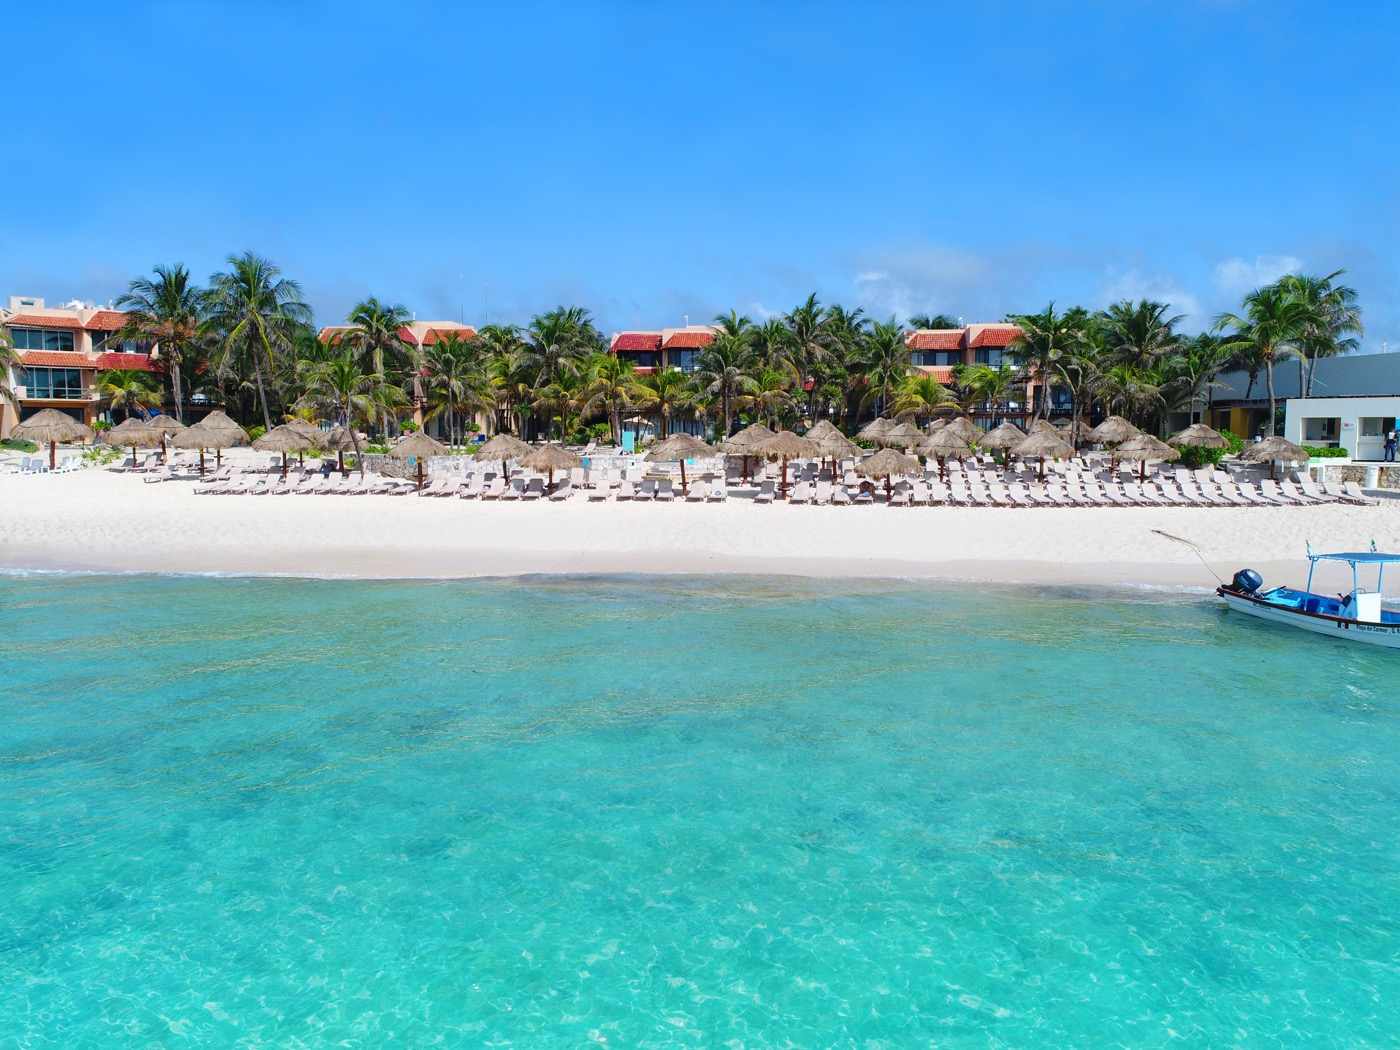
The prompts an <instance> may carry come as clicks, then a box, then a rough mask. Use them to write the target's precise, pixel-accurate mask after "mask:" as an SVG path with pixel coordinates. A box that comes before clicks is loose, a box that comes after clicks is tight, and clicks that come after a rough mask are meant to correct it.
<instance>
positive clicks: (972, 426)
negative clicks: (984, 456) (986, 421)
mask: <svg viewBox="0 0 1400 1050" xmlns="http://www.w3.org/2000/svg"><path fill="white" fill-rule="evenodd" d="M939 433H940V434H941V433H948V434H956V435H958V437H960V438H962V439H963V440H964V441H966V442H967V443H968V444H971V443H972V442H974V441H976V440H977V439H978V438H980V437H981V436H982V431H980V430H978V429H977V424H976V423H974V422H973V421H972V420H970V419H968V418H967V416H959V417H958V418H957V419H955V420H953V421H952V422H951V423H949V424H948V425H947V426H946V427H944V428H943V429H942V430H940V431H939Z"/></svg>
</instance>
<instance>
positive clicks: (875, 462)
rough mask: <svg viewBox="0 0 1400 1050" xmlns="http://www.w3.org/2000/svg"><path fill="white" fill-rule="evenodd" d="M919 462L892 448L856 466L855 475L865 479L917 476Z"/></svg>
mask: <svg viewBox="0 0 1400 1050" xmlns="http://www.w3.org/2000/svg"><path fill="white" fill-rule="evenodd" d="M919 472H920V467H919V461H918V460H917V459H915V458H914V457H913V456H906V455H905V454H904V453H903V452H896V451H895V450H894V449H892V448H886V449H881V450H880V451H879V452H877V453H875V455H873V456H871V457H870V458H869V459H867V460H864V461H862V462H860V463H857V464H856V473H857V474H860V475H862V476H864V477H867V478H889V477H894V476H896V475H899V474H918V473H919Z"/></svg>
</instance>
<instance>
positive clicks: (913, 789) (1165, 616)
mask: <svg viewBox="0 0 1400 1050" xmlns="http://www.w3.org/2000/svg"><path fill="white" fill-rule="evenodd" d="M0 631H3V636H4V638H5V639H6V642H5V646H6V653H5V661H4V670H3V676H4V677H3V678H0V688H3V722H0V899H3V902H4V904H3V907H0V989H3V993H2V994H0V1044H3V1045H15V1046H24V1047H31V1046H32V1047H47V1046H62V1047H76V1046H128V1045H130V1046H185V1045H239V1046H261V1045H269V1046H274V1045H275V1046H288V1045H291V1046H296V1045H309V1046H320V1045H347V1046H371V1045H381V1044H383V1043H386V1042H389V1041H391V1040H396V1041H397V1044H398V1045H405V1046H427V1045H434V1044H435V1043H440V1044H441V1045H452V1046H457V1045H507V1044H510V1045H518V1046H553V1045H560V1046H577V1045H581V1044H587V1043H588V1042H589V1041H590V1040H596V1041H598V1042H600V1043H601V1042H606V1043H608V1044H609V1045H612V1046H626V1047H630V1046H672V1045H675V1046H715V1045H724V1044H726V1043H731V1044H732V1045H735V1046H739V1045H744V1046H765V1045H802V1046H814V1045H830V1044H840V1045H847V1044H850V1045H862V1046H908V1045H929V1044H931V1043H936V1044H938V1045H977V1046H989V1045H990V1046H999V1045H1006V1046H1055V1047H1060V1046H1071V1045H1077V1046H1086V1045H1095V1046H1108V1045H1125V1046H1126V1045H1131V1046H1144V1045H1148V1046H1150V1045H1160V1044H1165V1043H1168V1042H1172V1041H1176V1040H1185V1041H1187V1042H1189V1043H1191V1044H1194V1045H1198V1046H1212V1047H1215V1046H1224V1045H1232V1044H1237V1045H1242V1046H1244V1045H1247V1046H1257V1045H1269V1044H1272V1043H1287V1044H1291V1045H1307V1046H1319V1045H1337V1046H1342V1045H1348V1046H1354V1045H1364V1044H1367V1043H1371V1044H1385V1043H1388V1042H1389V1041H1390V1040H1392V1039H1393V1038H1394V1037H1395V1035H1396V1032H1397V1030H1400V1024H1398V1023H1397V1021H1396V1006H1395V1004H1396V1002H1397V1001H1400V834H1397V833H1400V817H1397V812H1398V811H1397V804H1398V803H1400V674H1397V673H1396V671H1397V667H1400V665H1398V664H1397V663H1396V662H1395V660H1396V657H1395V656H1394V655H1393V654H1387V653H1384V652H1370V651H1360V650H1354V649H1351V648H1347V647H1345V646H1344V645H1343V644H1342V643H1338V642H1332V641H1328V640H1325V639H1313V638H1305V637H1297V636H1294V635H1292V634H1291V633H1288V632H1285V631H1283V630H1281V629H1279V628H1272V627H1269V626H1267V625H1262V624H1256V623H1254V622H1252V621H1247V620H1244V619H1242V618H1231V617H1230V616H1228V615H1227V614H1225V613H1223V612H1221V611H1220V610H1218V609H1217V608H1215V606H1214V605H1213V604H1212V603H1211V602H1209V601H1206V600H1203V599H1184V598H1166V597H1154V596H1151V595H1144V596H1139V597H1133V598H1122V597H1112V596H1108V595H1091V594H1074V593H1069V592H1031V591H1012V590H995V591H988V592H984V593H969V592H967V591H955V590H946V589H945V590H939V589H933V588H927V587H922V586H914V585H903V584H893V583H889V584H885V583H882V584H859V583H844V582H843V583H842V584H840V585H839V586H838V585H823V584H815V583H805V582H800V581H774V580H732V579H725V580H716V581H708V580H676V579H648V578H636V579H608V580H536V581H525V582H499V581H488V582H471V583H457V582H451V583H416V582H413V583H407V582H406V583H358V582H357V583H351V582H315V581H295V580H230V579H162V578H139V577H130V578H103V577H53V578H8V579H0Z"/></svg>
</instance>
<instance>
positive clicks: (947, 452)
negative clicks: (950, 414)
mask: <svg viewBox="0 0 1400 1050" xmlns="http://www.w3.org/2000/svg"><path fill="white" fill-rule="evenodd" d="M953 431H954V428H953V427H951V426H948V427H944V428H943V429H942V430H940V431H939V432H938V433H937V434H934V435H933V436H932V437H928V438H925V439H924V441H923V444H921V445H920V446H919V451H920V452H922V453H923V454H924V455H926V456H932V457H933V458H934V459H936V460H938V473H939V476H940V477H942V478H944V479H946V478H947V477H948V460H950V459H962V458H963V457H965V456H970V455H972V446H971V445H969V444H968V443H967V442H966V441H965V440H963V437H962V435H961V434H956V433H954V432H953Z"/></svg>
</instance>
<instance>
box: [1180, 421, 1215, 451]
mask: <svg viewBox="0 0 1400 1050" xmlns="http://www.w3.org/2000/svg"><path fill="white" fill-rule="evenodd" d="M1167 444H1168V445H1176V446H1177V447H1179V448H1227V447H1229V444H1230V443H1229V442H1228V441H1226V440H1225V437H1224V435H1222V434H1220V433H1219V432H1218V431H1215V430H1212V429H1211V428H1210V427H1208V426H1206V425H1205V424H1204V423H1192V424H1191V425H1190V426H1189V427H1187V428H1186V429H1185V430H1182V431H1179V432H1177V433H1175V434H1173V435H1172V436H1171V437H1169V438H1167Z"/></svg>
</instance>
